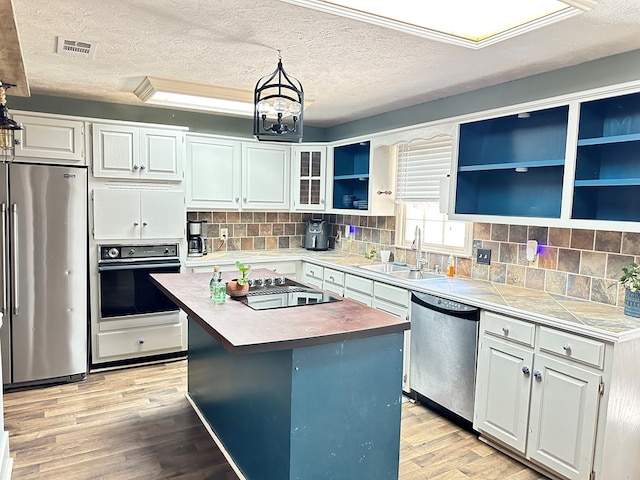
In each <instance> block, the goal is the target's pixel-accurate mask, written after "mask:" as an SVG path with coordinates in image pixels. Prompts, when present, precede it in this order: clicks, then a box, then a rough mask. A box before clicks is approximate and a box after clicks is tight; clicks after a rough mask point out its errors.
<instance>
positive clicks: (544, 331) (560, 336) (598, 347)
mask: <svg viewBox="0 0 640 480" xmlns="http://www.w3.org/2000/svg"><path fill="white" fill-rule="evenodd" d="M538 347H539V348H540V351H544V352H548V353H552V354H554V355H559V356H560V357H562V358H566V359H571V360H575V361H577V362H581V363H585V364H587V365H591V366H594V367H597V368H603V366H604V350H605V344H604V343H602V342H599V341H598V340H592V339H590V338H584V337H579V336H577V335H573V334H571V333H566V332H561V331H559V330H553V329H551V328H547V327H540V332H539V334H538Z"/></svg>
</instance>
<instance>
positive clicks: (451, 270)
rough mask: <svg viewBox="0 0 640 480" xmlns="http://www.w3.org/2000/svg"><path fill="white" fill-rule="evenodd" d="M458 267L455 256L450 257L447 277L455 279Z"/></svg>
mask: <svg viewBox="0 0 640 480" xmlns="http://www.w3.org/2000/svg"><path fill="white" fill-rule="evenodd" d="M455 270H456V267H455V265H454V260H453V255H449V261H448V262H447V277H453V275H454V274H455V273H456V272H455Z"/></svg>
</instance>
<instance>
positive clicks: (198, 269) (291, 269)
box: [187, 259, 299, 279]
mask: <svg viewBox="0 0 640 480" xmlns="http://www.w3.org/2000/svg"><path fill="white" fill-rule="evenodd" d="M243 261H244V263H245V264H249V265H251V270H250V271H249V278H257V277H259V275H258V274H256V273H252V271H253V270H255V269H258V268H266V269H267V270H271V271H272V272H274V273H277V274H278V275H282V276H283V277H287V278H291V279H295V278H296V276H297V273H298V268H299V265H298V264H299V262H298V261H283V262H278V261H276V262H261V261H257V262H255V261H252V260H251V259H246V260H243ZM219 267H220V271H221V272H235V271H237V269H236V266H235V263H223V262H222V261H221V262H220V264H219ZM187 271H188V272H189V273H209V272H211V273H213V264H212V263H211V262H210V261H207V264H206V265H198V266H190V267H188V269H187Z"/></svg>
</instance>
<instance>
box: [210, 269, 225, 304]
mask: <svg viewBox="0 0 640 480" xmlns="http://www.w3.org/2000/svg"><path fill="white" fill-rule="evenodd" d="M226 299H227V285H226V284H225V283H224V282H223V281H222V272H218V283H216V291H215V295H214V299H213V301H214V302H216V303H224V302H225V300H226Z"/></svg>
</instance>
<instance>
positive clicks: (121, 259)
mask: <svg viewBox="0 0 640 480" xmlns="http://www.w3.org/2000/svg"><path fill="white" fill-rule="evenodd" d="M98 249H99V251H98V253H99V256H98V258H99V260H98V284H99V297H98V302H99V311H100V319H101V320H102V319H105V320H108V319H115V318H122V317H132V316H137V315H150V314H158V313H168V312H176V313H177V312H178V310H179V309H178V307H177V306H176V305H175V304H174V303H173V302H172V301H171V300H169V299H168V298H167V296H166V295H164V294H163V293H162V292H161V291H160V290H159V289H158V287H156V286H155V285H154V284H153V283H152V282H151V279H150V278H149V274H151V273H179V272H180V259H179V256H178V245H177V244H152V245H100V246H99V247H98Z"/></svg>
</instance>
